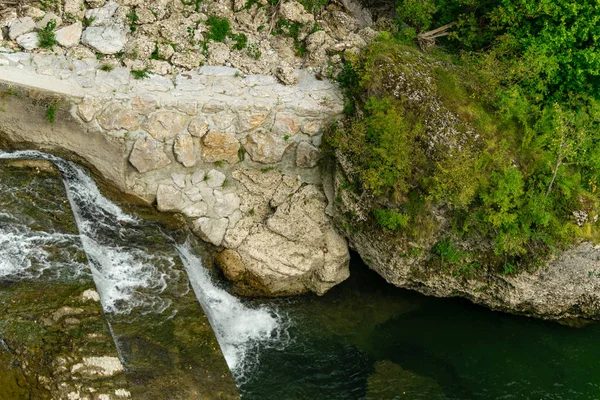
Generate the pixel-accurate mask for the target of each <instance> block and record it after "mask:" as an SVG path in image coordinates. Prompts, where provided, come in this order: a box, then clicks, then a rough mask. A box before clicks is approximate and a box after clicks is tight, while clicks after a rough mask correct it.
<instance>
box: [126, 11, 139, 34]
mask: <svg viewBox="0 0 600 400" xmlns="http://www.w3.org/2000/svg"><path fill="white" fill-rule="evenodd" d="M139 19H140V18H139V17H138V15H137V13H136V12H135V8H132V9H131V11H129V13H128V14H127V21H129V30H130V31H131V32H135V31H136V29H137V26H136V24H137V22H138V21H139Z"/></svg>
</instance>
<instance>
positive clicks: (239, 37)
mask: <svg viewBox="0 0 600 400" xmlns="http://www.w3.org/2000/svg"><path fill="white" fill-rule="evenodd" d="M231 38H232V39H233V40H235V44H234V45H233V49H234V50H243V49H245V48H246V46H247V45H248V36H246V34H244V33H237V34H235V35H233V36H231Z"/></svg>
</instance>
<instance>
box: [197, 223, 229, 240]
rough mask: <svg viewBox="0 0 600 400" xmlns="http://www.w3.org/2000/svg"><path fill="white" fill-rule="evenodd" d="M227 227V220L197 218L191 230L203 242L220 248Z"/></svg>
mask: <svg viewBox="0 0 600 400" xmlns="http://www.w3.org/2000/svg"><path fill="white" fill-rule="evenodd" d="M228 225H229V221H228V220H227V218H218V219H217V218H198V219H197V220H196V221H194V224H193V226H192V229H193V230H194V233H196V234H197V235H198V236H200V237H201V238H202V239H203V240H205V241H207V242H209V243H212V244H214V245H215V246H220V245H221V243H222V242H223V237H224V236H225V231H226V230H227V226H228Z"/></svg>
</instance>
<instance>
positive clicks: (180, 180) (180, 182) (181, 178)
mask: <svg viewBox="0 0 600 400" xmlns="http://www.w3.org/2000/svg"><path fill="white" fill-rule="evenodd" d="M185 176H186V175H185V174H178V173H175V172H174V173H172V174H171V179H172V180H173V183H175V184H176V185H177V187H178V188H180V189H183V188H185Z"/></svg>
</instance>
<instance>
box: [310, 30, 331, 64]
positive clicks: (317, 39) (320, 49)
mask: <svg viewBox="0 0 600 400" xmlns="http://www.w3.org/2000/svg"><path fill="white" fill-rule="evenodd" d="M334 43H335V41H334V40H333V39H332V38H331V37H330V36H329V35H328V34H327V33H325V31H317V32H315V33H313V34H311V35H309V36H308V37H307V38H306V50H307V51H308V58H309V60H311V61H312V62H313V63H314V64H317V65H325V64H326V63H327V61H328V60H329V57H328V53H327V51H328V50H329V48H330V47H331V46H332V45H333V44H334Z"/></svg>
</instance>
